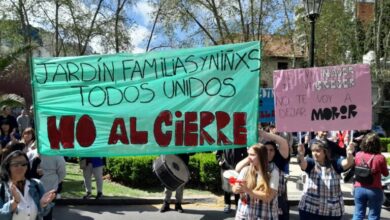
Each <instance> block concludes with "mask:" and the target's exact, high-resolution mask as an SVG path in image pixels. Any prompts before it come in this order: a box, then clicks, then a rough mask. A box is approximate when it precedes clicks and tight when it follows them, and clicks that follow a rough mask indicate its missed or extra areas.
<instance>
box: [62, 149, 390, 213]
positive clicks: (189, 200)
mask: <svg viewBox="0 0 390 220" xmlns="http://www.w3.org/2000/svg"><path fill="white" fill-rule="evenodd" d="M386 156H388V157H390V154H389V153H387V154H386ZM302 173H303V172H302V171H301V169H300V167H299V166H298V164H297V160H296V158H295V157H293V158H291V161H290V175H289V177H288V181H287V194H288V200H289V203H290V205H291V206H295V205H298V203H299V201H300V199H301V195H302V191H300V190H299V189H298V188H297V182H298V180H300V176H301V174H302ZM352 189H353V185H352V184H351V183H343V182H342V183H341V190H342V191H343V195H344V203H345V205H353V196H352V195H351V191H352ZM162 200H163V198H162V197H159V198H151V197H148V198H132V197H108V196H107V197H103V198H101V199H97V200H96V199H58V200H57V201H56V204H57V205H152V204H162ZM172 203H174V197H172ZM195 203H206V204H210V205H212V204H213V205H217V206H223V196H215V195H213V194H210V195H209V196H199V197H198V196H193V197H186V195H185V192H184V200H183V204H195Z"/></svg>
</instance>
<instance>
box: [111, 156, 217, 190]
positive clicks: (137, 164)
mask: <svg viewBox="0 0 390 220" xmlns="http://www.w3.org/2000/svg"><path fill="white" fill-rule="evenodd" d="M156 158H157V157H156V156H138V157H116V158H108V160H107V166H106V171H107V172H108V173H109V174H110V175H111V178H112V179H113V180H114V181H117V182H119V183H122V184H124V185H126V186H130V187H137V188H141V189H148V188H155V187H156V186H160V185H161V183H160V181H159V179H158V178H157V176H156V174H155V173H154V172H153V160H155V159H156ZM189 170H190V181H189V183H188V184H187V185H188V186H189V187H192V188H200V189H208V190H211V191H219V190H220V186H221V178H220V171H219V166H218V164H217V161H216V159H215V154H213V153H198V154H195V155H194V156H191V157H190V162H189Z"/></svg>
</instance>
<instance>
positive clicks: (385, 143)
mask: <svg viewBox="0 0 390 220" xmlns="http://www.w3.org/2000/svg"><path fill="white" fill-rule="evenodd" d="M380 140H381V148H382V152H386V151H387V152H390V149H389V148H390V138H380Z"/></svg>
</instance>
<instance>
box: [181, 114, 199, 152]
mask: <svg viewBox="0 0 390 220" xmlns="http://www.w3.org/2000/svg"><path fill="white" fill-rule="evenodd" d="M197 118H198V117H197V113H196V112H186V113H185V115H184V126H185V127H184V145H185V146H197V145H198V124H197V123H196V121H197Z"/></svg>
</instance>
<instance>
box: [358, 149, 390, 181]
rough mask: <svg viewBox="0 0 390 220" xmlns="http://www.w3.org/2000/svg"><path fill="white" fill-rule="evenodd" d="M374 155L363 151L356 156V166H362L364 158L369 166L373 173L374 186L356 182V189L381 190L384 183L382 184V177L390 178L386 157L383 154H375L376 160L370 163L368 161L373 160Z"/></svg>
mask: <svg viewBox="0 0 390 220" xmlns="http://www.w3.org/2000/svg"><path fill="white" fill-rule="evenodd" d="M373 155H374V154H370V153H366V152H363V151H360V152H358V153H357V154H356V157H355V164H360V162H361V160H362V158H363V159H364V161H365V162H366V163H367V164H368V166H369V167H370V168H371V170H372V173H373V178H374V180H373V182H372V184H363V183H360V182H358V181H355V184H354V186H355V187H368V188H379V189H382V183H381V175H383V176H388V175H389V170H388V169H387V162H386V159H385V157H384V156H383V155H382V154H375V155H374V158H373V159H372V160H371V162H370V163H368V161H369V160H370V159H371V157H372V156H373Z"/></svg>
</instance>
